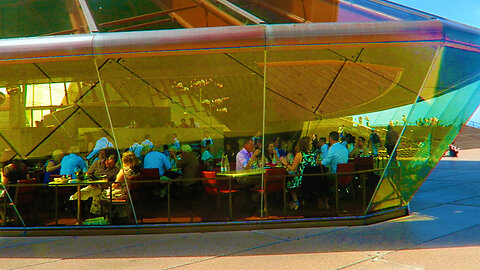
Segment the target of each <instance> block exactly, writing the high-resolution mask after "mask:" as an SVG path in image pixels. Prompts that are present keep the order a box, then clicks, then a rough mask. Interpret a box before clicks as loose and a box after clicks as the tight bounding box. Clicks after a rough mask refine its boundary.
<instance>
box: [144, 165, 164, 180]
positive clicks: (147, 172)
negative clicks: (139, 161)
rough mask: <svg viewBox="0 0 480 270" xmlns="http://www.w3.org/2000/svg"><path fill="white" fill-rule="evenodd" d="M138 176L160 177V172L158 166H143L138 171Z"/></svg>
mask: <svg viewBox="0 0 480 270" xmlns="http://www.w3.org/2000/svg"><path fill="white" fill-rule="evenodd" d="M140 176H141V178H142V179H160V172H159V170H158V168H148V169H146V168H143V169H142V170H141V171H140Z"/></svg>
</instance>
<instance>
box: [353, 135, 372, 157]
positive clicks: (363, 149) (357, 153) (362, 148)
mask: <svg viewBox="0 0 480 270" xmlns="http://www.w3.org/2000/svg"><path fill="white" fill-rule="evenodd" d="M348 156H349V157H351V158H355V157H368V156H370V150H369V149H368V147H367V145H366V143H365V138H364V137H358V141H357V143H356V144H355V148H354V149H353V151H352V152H350V154H349V155H348Z"/></svg>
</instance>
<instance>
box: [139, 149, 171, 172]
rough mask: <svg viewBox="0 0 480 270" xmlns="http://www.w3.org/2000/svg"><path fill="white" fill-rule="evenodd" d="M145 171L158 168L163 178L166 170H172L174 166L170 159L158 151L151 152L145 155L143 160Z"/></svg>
mask: <svg viewBox="0 0 480 270" xmlns="http://www.w3.org/2000/svg"><path fill="white" fill-rule="evenodd" d="M143 167H144V168H145V169H151V168H158V172H159V174H160V176H163V175H164V173H165V171H166V170H170V169H171V168H172V165H171V164H170V161H169V160H168V157H167V156H165V155H164V154H163V153H160V152H158V151H150V152H149V153H147V154H146V155H145V158H144V160H143Z"/></svg>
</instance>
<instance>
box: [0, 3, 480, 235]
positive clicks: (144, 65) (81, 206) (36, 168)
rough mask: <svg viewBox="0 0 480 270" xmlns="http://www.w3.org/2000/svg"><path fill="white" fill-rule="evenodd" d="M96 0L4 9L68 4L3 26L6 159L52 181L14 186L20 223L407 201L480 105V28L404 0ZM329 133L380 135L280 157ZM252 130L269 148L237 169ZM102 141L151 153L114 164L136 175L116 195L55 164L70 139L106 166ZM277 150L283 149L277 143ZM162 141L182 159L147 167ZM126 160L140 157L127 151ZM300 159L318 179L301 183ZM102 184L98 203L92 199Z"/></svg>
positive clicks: (10, 205) (255, 217) (291, 217)
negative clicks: (323, 156)
mask: <svg viewBox="0 0 480 270" xmlns="http://www.w3.org/2000/svg"><path fill="white" fill-rule="evenodd" d="M81 2H82V5H84V6H83V7H82V8H79V7H78V5H76V4H75V3H76V1H64V2H62V4H58V3H57V2H55V3H53V1H44V2H42V3H41V4H40V3H37V2H35V3H33V2H32V3H30V2H28V1H27V2H25V1H22V2H18V3H11V4H2V5H0V11H2V12H3V13H5V14H6V16H4V17H3V16H2V18H1V19H0V20H1V21H0V23H2V22H3V21H4V20H7V19H8V18H10V19H12V18H14V17H15V16H16V15H19V14H21V16H23V17H22V18H24V20H26V21H28V18H27V17H26V16H25V14H24V13H22V12H21V11H22V10H24V9H26V8H34V9H35V10H37V11H38V12H39V14H44V13H46V12H47V7H51V8H54V9H55V10H56V11H55V12H57V13H59V14H60V13H61V15H59V16H57V17H55V16H50V17H55V18H50V17H49V19H45V20H42V21H40V22H38V25H35V24H17V25H15V27H13V26H12V27H11V28H9V27H8V26H4V25H5V23H2V24H1V25H2V27H1V28H0V37H2V38H4V39H1V40H0V48H1V49H0V87H1V88H0V92H1V95H0V149H2V150H3V155H2V162H4V163H5V165H7V164H8V163H9V162H11V161H12V160H16V161H19V162H22V163H24V164H25V165H26V167H25V168H26V169H25V171H24V173H25V177H24V178H28V179H34V178H35V179H36V180H37V181H38V185H31V186H30V188H25V187H17V188H14V187H13V186H12V188H9V190H10V192H9V195H10V198H9V196H8V195H7V196H6V197H5V200H4V201H3V209H5V211H4V212H6V213H7V214H6V217H5V218H3V219H2V222H3V224H4V225H6V226H32V227H43V226H54V225H55V226H56V225H81V224H82V223H83V222H84V221H85V219H88V218H90V219H89V220H88V221H87V223H83V224H84V225H85V226H87V225H108V224H122V225H123V224H130V225H139V224H166V223H174V224H180V223H181V224H184V223H195V224H201V223H212V224H217V223H216V222H225V223H226V224H227V223H232V224H233V221H240V222H245V224H249V225H250V224H253V223H252V222H251V221H261V222H270V221H276V222H279V223H280V222H282V221H285V222H295V220H297V221H305V220H308V219H317V220H318V221H322V222H323V221H325V220H329V219H331V218H332V217H335V218H345V220H349V222H355V221H358V220H362V219H368V218H372V219H373V218H374V217H377V216H376V215H391V217H393V216H395V215H397V216H398V215H400V214H398V213H403V214H406V211H407V206H408V204H409V202H410V201H411V199H412V196H413V195H414V194H415V193H416V192H417V190H418V189H419V188H420V186H421V185H422V183H423V182H424V180H425V179H426V177H427V176H428V175H429V173H430V172H431V170H432V169H433V168H434V167H435V165H436V164H437V162H438V161H439V160H440V158H441V157H442V156H443V155H444V154H445V151H446V150H447V149H448V147H449V145H450V144H451V143H452V140H453V139H454V138H455V136H456V135H457V134H458V132H459V131H460V129H461V127H462V126H463V125H464V124H465V123H466V122H467V121H468V119H469V117H470V116H471V115H472V113H473V112H474V111H475V109H476V108H477V107H478V105H479V101H480V38H479V32H478V30H477V29H473V28H468V27H466V26H463V25H459V24H455V23H453V22H448V21H444V20H442V19H438V18H433V17H431V16H429V15H425V14H422V13H420V12H416V11H413V10H407V9H404V8H401V7H397V6H395V5H392V4H390V3H386V2H382V1H367V0H341V1H323V0H322V1H321V0H312V1H294V0H291V1H290V0H283V1H268V0H265V1H260V0H258V1H257V0H246V1H206V0H202V1H189V0H184V1H147V0H144V1H135V3H134V4H132V2H131V1H118V3H117V2H116V3H115V5H113V4H109V3H108V2H99V1H81ZM200 2H201V4H199V3H200ZM66 10H68V12H69V13H68V14H67V13H65V12H63V11H66ZM48 12H51V11H48ZM67 15H68V16H67ZM62 16H63V17H62ZM139 30H142V31H139ZM147 30H148V31H147ZM107 32H113V33H107ZM43 35H51V36H48V37H41V36H43ZM18 37H28V38H18ZM332 131H338V132H340V133H341V134H340V136H341V137H342V140H346V139H344V137H345V136H346V134H347V133H350V134H351V135H353V137H355V138H354V139H356V142H358V141H360V140H361V138H363V139H364V141H365V144H364V148H362V152H361V153H362V154H358V156H357V159H356V158H355V157H354V155H352V156H350V160H349V161H350V162H349V163H346V164H347V165H346V166H345V168H350V169H340V170H339V171H338V173H337V174H334V173H332V172H335V170H332V168H330V171H327V167H328V166H327V167H325V168H322V167H321V166H314V165H311V164H310V165H309V168H307V169H306V170H305V171H298V170H296V169H295V170H293V172H288V171H291V169H289V168H291V167H287V169H286V170H283V169H280V170H276V169H279V168H276V167H280V163H283V162H285V163H289V162H290V163H291V164H290V165H292V164H293V163H294V159H293V156H294V154H295V144H296V143H297V141H298V140H299V139H300V138H302V137H304V136H306V137H309V138H316V139H317V140H318V139H319V138H321V137H325V138H327V140H328V137H329V133H330V132H332ZM373 134H377V135H378V141H377V139H376V137H374V135H373ZM251 138H253V142H254V143H255V144H256V147H257V148H259V149H260V150H261V151H262V153H264V156H265V157H264V158H260V159H259V160H258V161H257V162H252V163H251V164H249V166H251V167H253V168H260V170H259V171H254V173H251V171H248V169H249V168H250V167H249V168H247V172H244V173H243V174H241V176H239V175H238V172H236V171H240V170H242V169H241V168H236V166H237V164H238V162H237V160H236V157H237V153H238V152H239V151H241V150H242V148H243V146H244V144H245V143H248V141H249V140H250V139H251ZM107 141H108V143H107ZM177 141H178V142H177ZM275 141H277V143H278V144H277V145H272V147H270V144H271V143H274V142H275ZM207 142H208V143H207ZM356 142H355V143H351V145H350V146H348V145H347V146H348V147H351V148H358V147H360V146H359V144H358V143H356ZM310 145H311V143H310V142H308V148H310ZM354 145H355V146H354ZM105 146H111V147H114V148H115V149H117V150H118V151H114V152H112V153H110V154H111V155H113V156H114V157H115V156H117V155H118V154H120V155H121V154H122V153H123V152H126V151H128V150H131V151H132V152H134V153H135V155H136V156H138V158H139V160H140V163H139V164H140V165H139V166H140V167H144V168H143V169H144V170H141V171H140V169H139V170H138V171H137V169H135V170H132V171H135V174H134V173H132V175H129V176H128V177H131V178H129V180H128V181H127V177H125V178H124V179H123V180H125V181H120V180H118V179H120V178H118V179H117V180H118V181H119V182H120V183H124V184H125V185H126V186H125V187H124V188H123V189H120V190H119V194H117V195H118V197H114V198H109V197H108V196H107V195H106V194H110V193H109V192H110V191H109V190H110V188H113V189H115V186H116V184H115V185H113V186H112V185H110V184H108V183H106V184H103V185H100V186H97V185H93V184H91V183H90V185H88V184H89V183H87V182H80V181H77V180H75V178H76V177H79V178H85V177H83V176H82V173H77V174H74V173H73V172H78V171H80V170H83V171H86V170H87V168H86V167H83V166H80V165H79V167H78V168H75V169H74V170H73V171H72V172H70V173H63V172H61V171H60V172H53V173H50V176H49V174H47V176H45V169H46V166H47V165H48V163H49V162H50V161H51V160H54V158H52V154H53V153H54V151H55V150H57V151H56V152H60V151H63V153H65V154H67V155H68V154H78V155H79V156H80V157H81V158H83V159H84V160H85V161H82V162H85V163H86V164H88V166H89V168H90V169H91V168H92V166H93V168H95V166H94V165H92V163H93V162H95V158H96V157H97V156H98V150H99V149H100V148H103V147H105ZM182 146H187V147H186V148H180V147H182ZM362 147H363V146H362ZM269 148H271V149H274V148H277V149H282V150H284V152H285V158H283V157H282V158H275V159H273V158H272V157H273V155H270V156H268V155H269V153H270V152H269ZM313 150H315V149H313ZM317 150H318V149H317ZM150 151H153V152H152V153H149V152H150ZM182 151H183V152H182ZM301 151H307V152H308V151H310V149H307V150H301ZM160 152H163V153H165V154H166V155H165V156H164V158H165V159H166V160H168V164H169V166H165V168H164V167H160V169H159V170H156V171H151V170H148V169H152V168H155V166H156V165H155V166H153V167H152V166H151V163H149V162H150V160H149V158H147V156H148V155H149V154H151V155H150V157H152V156H153V155H157V153H158V155H163V154H160ZM180 152H182V153H180ZM252 152H253V151H252ZM279 152H280V151H279ZM272 153H273V152H272ZM288 153H290V155H287V154H288ZM354 153H356V152H354ZM110 154H109V155H110ZM224 154H226V156H227V159H225V158H224ZM158 155H157V156H158ZM278 156H279V155H276V157H278ZM175 157H177V159H178V158H180V159H178V160H175ZM184 157H185V158H184ZM360 157H361V158H363V159H361V158H360ZM106 158H107V157H106ZM60 160H61V159H60ZM63 160H64V161H63V162H62V163H64V162H66V161H65V158H64V159H63ZM100 162H103V161H102V160H101V161H100ZM186 162H192V163H188V164H186ZM312 162H315V163H317V161H316V157H315V158H313V161H312ZM53 163H55V162H53ZM134 163H135V162H134ZM101 164H103V165H101V166H107V165H105V164H106V163H105V164H104V163H101ZM113 164H115V160H114V161H113ZM132 164H133V163H132ZM348 164H350V167H348V166H349V165H348ZM170 165H172V166H171V168H170ZM177 165H178V166H177ZM117 166H119V167H121V166H127V165H125V164H124V163H123V161H122V159H121V157H120V158H119V161H118V162H117ZM129 166H130V165H129ZM131 166H132V167H133V166H134V165H131ZM292 166H293V165H292ZM302 166H303V165H302ZM16 167H20V166H19V165H17V166H16ZM62 167H63V168H65V167H66V165H65V166H64V165H62ZM267 167H268V168H267ZM340 167H341V166H340ZM340 167H339V168H340ZM129 168H130V167H129ZM135 168H136V167H135ZM266 168H267V169H266ZM321 168H322V169H321ZM145 169H147V170H145ZM335 169H336V168H335ZM125 170H127V169H126V167H125ZM301 170H303V169H301ZM105 171H106V170H105ZM117 171H118V170H117ZM225 171H229V172H231V173H226V172H225ZM279 171H280V172H281V174H280V176H279V173H278V172H279ZM299 172H300V174H302V173H303V174H304V175H303V177H304V179H303V180H300V182H298V183H299V184H292V181H297V180H296V179H298V178H293V177H295V175H296V174H297V173H299ZM60 174H62V175H66V174H71V176H72V178H73V179H66V178H65V177H64V179H63V180H62V177H61V175H60ZM115 176H116V173H113V175H111V176H110V180H111V181H112V180H115V179H116V178H115ZM297 176H298V175H297ZM89 177H90V178H92V179H93V177H92V175H87V177H86V178H87V179H89ZM96 177H99V178H101V179H105V178H108V175H107V174H106V173H105V174H104V173H103V172H102V173H98V174H97V175H96ZM122 177H123V176H122ZM55 179H57V180H58V181H57V183H55V184H48V183H49V182H50V181H55ZM59 179H60V180H59ZM292 179H295V180H292ZM18 180H26V179H18ZM69 180H70V181H69ZM275 180H276V183H275V184H273V182H275ZM59 181H60V182H62V181H63V182H62V183H60V184H59V183H58V182H59ZM270 181H272V184H271V185H272V186H269V182H270ZM24 183H26V182H24ZM28 183H29V184H32V183H33V184H35V181H33V180H32V181H31V182H28ZM245 183H247V184H245ZM97 184H98V183H97ZM309 184H310V185H311V186H309ZM320 185H321V187H320ZM94 186H95V187H94ZM80 189H82V190H83V191H82V192H84V194H82V195H81V196H79V197H78V196H74V197H70V196H71V195H73V194H74V193H75V192H76V191H77V193H78V190H80ZM18 190H19V191H18ZM16 191H18V192H16ZM122 192H123V193H122ZM22 193H26V194H27V195H22ZM92 194H93V195H92ZM117 195H115V196H117ZM297 195H298V197H297ZM22 196H25V197H24V198H23V199H22ZM82 196H83V197H82ZM102 196H103V197H102ZM89 197H92V201H93V202H92V205H93V206H92V207H90V202H81V201H82V200H83V201H85V199H88V198H89ZM112 197H113V195H112ZM77 198H78V199H77ZM97 199H98V201H96V200H97ZM32 213H35V214H36V215H35V216H32V215H31V214H32ZM396 213H397V214H396ZM358 222H361V221H358ZM367 223H368V222H367Z"/></svg>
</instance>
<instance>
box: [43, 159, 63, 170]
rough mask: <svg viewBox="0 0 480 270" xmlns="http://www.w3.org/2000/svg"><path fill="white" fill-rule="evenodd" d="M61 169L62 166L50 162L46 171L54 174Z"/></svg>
mask: <svg viewBox="0 0 480 270" xmlns="http://www.w3.org/2000/svg"><path fill="white" fill-rule="evenodd" d="M60 167H61V164H58V165H55V163H54V162H53V161H51V160H50V161H49V162H48V164H47V168H45V170H46V171H47V172H53V171H55V170H56V169H58V168H60Z"/></svg>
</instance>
